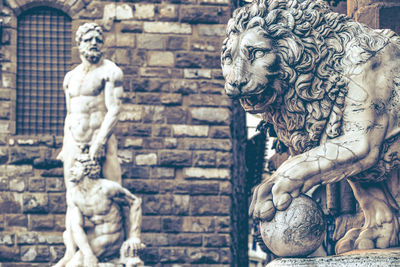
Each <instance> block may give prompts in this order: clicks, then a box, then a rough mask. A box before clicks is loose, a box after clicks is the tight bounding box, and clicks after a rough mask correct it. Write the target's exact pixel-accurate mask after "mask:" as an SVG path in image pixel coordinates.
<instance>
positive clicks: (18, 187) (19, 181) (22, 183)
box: [9, 177, 26, 192]
mask: <svg viewBox="0 0 400 267" xmlns="http://www.w3.org/2000/svg"><path fill="white" fill-rule="evenodd" d="M9 185H10V191H15V192H24V191H25V188H26V179H25V178H24V177H15V178H10V183H9Z"/></svg>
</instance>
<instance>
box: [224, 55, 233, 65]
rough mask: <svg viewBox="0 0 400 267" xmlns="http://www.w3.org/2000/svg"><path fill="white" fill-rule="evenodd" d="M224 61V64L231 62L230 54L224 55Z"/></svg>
mask: <svg viewBox="0 0 400 267" xmlns="http://www.w3.org/2000/svg"><path fill="white" fill-rule="evenodd" d="M224 63H225V64H226V65H230V64H232V58H231V57H230V56H227V57H225V59H224Z"/></svg>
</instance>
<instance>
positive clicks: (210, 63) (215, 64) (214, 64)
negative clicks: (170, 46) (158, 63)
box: [176, 52, 221, 68]
mask: <svg viewBox="0 0 400 267" xmlns="http://www.w3.org/2000/svg"><path fill="white" fill-rule="evenodd" d="M220 66H221V64H220V55H219V54H216V53H213V54H205V53H193V52H191V53H190V52H179V53H177V54H176V67H177V68H219V67H220Z"/></svg>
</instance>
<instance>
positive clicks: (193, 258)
mask: <svg viewBox="0 0 400 267" xmlns="http://www.w3.org/2000/svg"><path fill="white" fill-rule="evenodd" d="M188 256H189V259H190V262H191V263H196V264H213V263H219V262H220V255H219V251H218V250H217V249H203V248H201V249H200V248H191V249H190V250H189V254H188Z"/></svg>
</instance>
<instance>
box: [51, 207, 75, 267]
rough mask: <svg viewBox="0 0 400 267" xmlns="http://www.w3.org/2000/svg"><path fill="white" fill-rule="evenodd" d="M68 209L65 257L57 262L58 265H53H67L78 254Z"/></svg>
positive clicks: (60, 266)
mask: <svg viewBox="0 0 400 267" xmlns="http://www.w3.org/2000/svg"><path fill="white" fill-rule="evenodd" d="M68 218H69V217H68V209H67V214H66V220H65V223H66V224H65V227H66V230H65V231H64V234H63V238H64V244H65V248H66V250H65V254H64V257H62V259H61V260H59V261H58V262H57V264H56V265H54V266H53V267H64V266H66V264H67V263H69V262H70V261H71V259H72V258H73V256H74V255H75V254H76V253H75V252H76V249H77V247H76V244H75V242H74V239H73V238H72V231H71V224H70V222H69V219H68Z"/></svg>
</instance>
